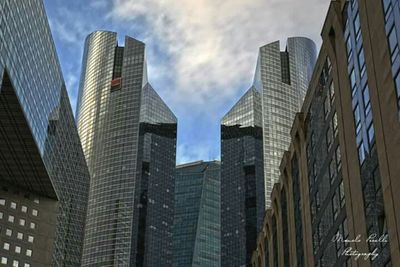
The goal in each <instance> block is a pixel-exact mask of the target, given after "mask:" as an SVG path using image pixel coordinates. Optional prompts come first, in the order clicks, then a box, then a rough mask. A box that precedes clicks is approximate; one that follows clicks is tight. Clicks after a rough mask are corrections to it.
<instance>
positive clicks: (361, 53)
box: [358, 48, 366, 77]
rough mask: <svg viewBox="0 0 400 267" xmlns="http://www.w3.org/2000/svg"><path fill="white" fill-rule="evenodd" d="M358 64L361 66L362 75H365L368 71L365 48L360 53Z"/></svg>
mask: <svg viewBox="0 0 400 267" xmlns="http://www.w3.org/2000/svg"><path fill="white" fill-rule="evenodd" d="M358 66H359V68H360V77H363V76H364V74H365V71H366V66H365V56H364V48H362V49H361V50H360V52H359V53H358Z"/></svg>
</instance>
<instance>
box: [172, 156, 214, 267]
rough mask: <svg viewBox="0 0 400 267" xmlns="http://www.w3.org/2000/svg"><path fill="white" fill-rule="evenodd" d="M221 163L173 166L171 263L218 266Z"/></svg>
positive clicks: (180, 265) (182, 266)
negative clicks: (173, 197) (173, 213)
mask: <svg viewBox="0 0 400 267" xmlns="http://www.w3.org/2000/svg"><path fill="white" fill-rule="evenodd" d="M220 167H221V166H220V163H219V162H218V161H211V162H203V161H199V162H193V163H188V164H183V165H179V166H177V168H176V175H175V177H176V178H175V179H176V183H175V217H174V230H173V233H174V238H173V240H174V241H173V247H174V249H173V251H174V252H173V253H174V256H173V266H176V267H186V266H199V267H200V266H207V267H212V266H215V267H219V266H221V259H220V256H221V243H220V242H221V240H220V235H221V231H220V220H221V219H220V203H221V202H220V190H221V188H220Z"/></svg>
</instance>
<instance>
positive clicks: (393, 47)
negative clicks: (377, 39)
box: [388, 25, 399, 63]
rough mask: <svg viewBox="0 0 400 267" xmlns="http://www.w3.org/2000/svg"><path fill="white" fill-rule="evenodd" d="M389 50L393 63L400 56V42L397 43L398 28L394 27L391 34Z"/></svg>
mask: <svg viewBox="0 0 400 267" xmlns="http://www.w3.org/2000/svg"><path fill="white" fill-rule="evenodd" d="M388 38H389V49H390V58H391V60H392V63H393V62H394V61H395V60H396V58H397V56H398V55H399V42H398V41H397V34H396V27H395V26H394V25H393V27H392V29H391V30H390V32H389V37H388Z"/></svg>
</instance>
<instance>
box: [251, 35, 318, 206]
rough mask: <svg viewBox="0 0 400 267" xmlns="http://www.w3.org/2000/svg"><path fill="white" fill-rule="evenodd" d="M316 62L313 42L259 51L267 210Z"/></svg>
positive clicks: (302, 40)
mask: <svg viewBox="0 0 400 267" xmlns="http://www.w3.org/2000/svg"><path fill="white" fill-rule="evenodd" d="M315 58H316V48H315V44H314V42H313V41H312V40H310V39H308V38H304V37H291V38H288V39H287V45H286V49H285V51H281V50H280V42H279V41H276V42H273V43H270V44H267V45H264V46H262V47H260V50H259V55H258V60H257V67H256V72H255V75H254V86H255V87H256V88H257V90H258V91H259V92H260V93H261V99H262V100H261V103H262V110H263V111H262V120H263V122H262V130H263V142H264V176H265V209H267V208H268V207H269V206H270V199H269V198H270V195H271V191H272V187H273V185H274V183H275V182H277V181H278V179H279V163H280V160H281V158H282V155H283V152H284V151H285V150H287V149H288V147H289V145H290V128H291V126H292V122H293V119H294V116H295V114H296V112H298V111H300V108H301V105H302V103H303V99H304V96H305V94H306V91H307V88H308V83H309V81H310V79H311V74H312V71H313V67H314V63H315Z"/></svg>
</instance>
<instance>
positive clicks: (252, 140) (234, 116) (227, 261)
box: [221, 86, 265, 267]
mask: <svg viewBox="0 0 400 267" xmlns="http://www.w3.org/2000/svg"><path fill="white" fill-rule="evenodd" d="M264 201H265V196H264V172H263V141H262V108H261V94H260V93H259V92H258V91H257V90H256V88H255V87H254V86H252V87H251V88H250V89H249V90H248V91H247V92H246V93H245V94H244V95H243V96H242V98H240V100H239V101H238V102H237V103H236V104H235V105H234V106H233V107H232V109H231V110H230V111H229V112H228V113H227V114H226V115H225V116H224V117H223V118H222V121H221V266H223V267H225V266H226V267H228V266H248V265H250V263H251V254H252V251H253V250H254V248H255V245H256V240H257V233H258V231H259V230H260V229H261V227H262V222H263V218H264V211H265V202H264Z"/></svg>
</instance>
